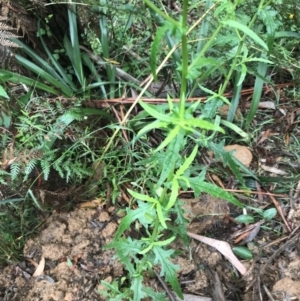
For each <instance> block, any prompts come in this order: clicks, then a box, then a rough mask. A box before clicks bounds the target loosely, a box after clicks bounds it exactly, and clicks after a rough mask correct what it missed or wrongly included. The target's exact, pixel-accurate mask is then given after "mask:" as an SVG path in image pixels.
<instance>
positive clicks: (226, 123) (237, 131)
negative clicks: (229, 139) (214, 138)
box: [221, 119, 250, 140]
mask: <svg viewBox="0 0 300 301" xmlns="http://www.w3.org/2000/svg"><path fill="white" fill-rule="evenodd" d="M221 124H223V125H225V126H226V127H228V128H229V129H231V130H233V131H234V132H236V133H237V134H239V135H240V136H241V137H243V138H244V139H246V140H249V138H250V137H249V134H247V133H245V132H244V131H243V130H242V129H241V128H240V127H238V126H237V125H235V124H234V123H232V122H229V121H227V120H224V119H222V120H221Z"/></svg>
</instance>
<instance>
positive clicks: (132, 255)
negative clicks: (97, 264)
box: [104, 237, 143, 275]
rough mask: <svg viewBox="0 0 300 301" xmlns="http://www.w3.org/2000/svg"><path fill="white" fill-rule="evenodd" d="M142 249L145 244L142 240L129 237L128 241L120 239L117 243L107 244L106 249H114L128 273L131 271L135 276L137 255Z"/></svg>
mask: <svg viewBox="0 0 300 301" xmlns="http://www.w3.org/2000/svg"><path fill="white" fill-rule="evenodd" d="M142 247H143V242H142V241H141V240H135V239H134V240H133V239H132V238H131V237H128V238H127V239H125V238H120V239H119V240H117V241H115V240H114V241H112V242H111V243H109V244H107V245H106V246H105V247H104V248H105V249H111V248H114V249H115V250H116V254H117V257H118V258H119V259H120V261H121V262H122V263H123V264H124V265H125V268H126V269H127V271H129V272H130V274H131V275H134V274H136V270H135V264H136V263H137V261H138V259H137V258H136V254H138V253H139V252H140V250H141V249H142Z"/></svg>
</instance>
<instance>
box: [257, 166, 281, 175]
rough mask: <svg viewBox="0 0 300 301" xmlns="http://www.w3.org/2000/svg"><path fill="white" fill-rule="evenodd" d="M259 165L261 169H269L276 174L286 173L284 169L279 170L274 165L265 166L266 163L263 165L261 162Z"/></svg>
mask: <svg viewBox="0 0 300 301" xmlns="http://www.w3.org/2000/svg"><path fill="white" fill-rule="evenodd" d="M260 167H261V168H262V169H263V170H265V171H269V172H271V173H275V174H277V175H282V176H285V175H287V173H286V172H285V171H283V170H281V169H278V168H276V167H271V166H267V165H264V164H262V165H261V166H260Z"/></svg>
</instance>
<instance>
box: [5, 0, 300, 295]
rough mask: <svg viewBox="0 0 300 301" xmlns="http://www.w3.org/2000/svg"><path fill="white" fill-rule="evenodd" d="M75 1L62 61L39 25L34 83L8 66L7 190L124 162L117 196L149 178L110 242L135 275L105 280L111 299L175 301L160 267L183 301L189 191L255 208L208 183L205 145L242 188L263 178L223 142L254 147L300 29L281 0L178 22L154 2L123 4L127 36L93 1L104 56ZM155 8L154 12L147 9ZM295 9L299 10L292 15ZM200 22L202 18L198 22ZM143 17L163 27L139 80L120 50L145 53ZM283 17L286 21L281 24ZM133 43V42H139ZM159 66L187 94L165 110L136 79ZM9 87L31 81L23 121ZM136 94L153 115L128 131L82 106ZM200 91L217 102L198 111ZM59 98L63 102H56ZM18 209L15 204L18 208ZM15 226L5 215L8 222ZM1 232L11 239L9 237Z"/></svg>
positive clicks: (212, 10)
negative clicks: (271, 88)
mask: <svg viewBox="0 0 300 301" xmlns="http://www.w3.org/2000/svg"><path fill="white" fill-rule="evenodd" d="M68 5H69V9H68V18H69V28H70V30H69V33H68V35H66V36H65V38H64V40H63V41H62V49H60V50H57V51H56V53H51V51H50V50H49V48H48V47H47V45H46V43H45V42H44V40H43V34H46V33H47V32H49V30H50V28H49V27H46V29H45V28H42V27H43V26H42V25H41V24H42V22H41V20H40V21H39V23H38V29H39V35H40V40H41V43H42V45H43V49H44V54H45V56H44V57H41V56H39V55H37V54H36V53H35V51H33V50H32V49H30V47H28V46H26V45H25V44H24V43H22V42H21V41H19V40H17V39H15V40H14V41H13V42H14V43H15V44H17V45H19V46H20V47H22V50H23V52H24V54H25V55H27V57H25V56H21V55H19V54H16V55H15V59H16V61H17V62H18V63H19V64H20V65H22V66H23V67H25V68H26V69H27V70H30V71H31V72H32V74H33V75H34V76H31V77H30V76H24V75H20V74H16V73H14V72H11V71H8V70H0V82H1V86H0V96H1V97H2V98H3V99H5V101H3V104H4V106H5V107H7V108H8V109H7V110H3V111H2V112H1V116H0V126H1V129H2V130H3V135H2V137H1V145H0V147H1V152H2V158H1V166H2V168H1V169H0V182H1V184H3V185H5V184H7V183H8V182H9V181H13V182H16V181H20V182H22V181H28V179H29V177H30V175H32V174H33V172H34V170H35V169H36V168H37V169H38V170H41V171H40V173H41V174H43V178H44V180H46V181H47V180H48V179H49V175H50V172H51V169H53V170H55V171H56V172H57V174H58V175H59V176H61V177H62V178H64V179H66V181H70V180H72V179H73V180H74V179H75V180H77V181H79V182H80V181H82V180H83V179H86V178H87V177H89V176H92V175H91V173H92V172H93V169H92V168H91V166H92V164H93V162H94V161H96V164H97V163H99V164H102V163H103V164H104V166H105V165H107V166H113V165H114V164H115V163H116V162H117V164H115V165H116V167H114V168H113V167H112V168H111V170H110V171H111V172H115V173H116V175H113V176H112V177H111V178H112V182H113V183H112V184H113V187H114V196H113V197H114V198H115V196H116V191H117V186H118V185H117V184H119V183H121V182H122V181H125V178H126V180H127V179H128V178H130V176H132V175H134V176H135V177H137V174H138V173H141V175H140V176H139V178H138V179H132V183H133V184H134V185H133V187H134V188H132V189H130V190H128V192H129V193H130V194H131V196H132V198H133V199H134V205H135V206H131V207H130V208H127V209H126V215H125V217H124V218H123V220H122V222H121V224H120V225H119V228H118V231H117V233H116V236H115V239H114V240H113V242H112V243H111V244H110V245H108V246H107V247H108V248H114V249H115V250H116V256H117V258H118V259H119V260H120V261H121V262H122V263H123V264H124V267H125V269H126V271H127V274H126V277H127V279H128V281H120V282H119V281H115V282H113V283H105V282H103V284H104V285H105V286H106V288H107V290H106V291H103V292H101V293H102V294H104V295H106V296H109V297H110V300H121V299H126V300H141V299H143V298H144V297H146V296H147V297H149V296H150V297H152V298H153V300H165V299H166V298H165V296H164V295H163V294H161V293H157V292H154V291H153V289H151V288H149V287H145V285H144V282H143V280H144V277H145V276H146V275H148V274H151V273H152V272H153V271H155V272H157V273H158V274H160V276H162V277H164V278H165V280H166V281H167V282H168V283H169V284H170V285H171V286H172V289H173V290H174V292H175V293H176V294H177V295H178V296H179V297H181V298H182V292H181V289H180V285H179V282H178V279H177V274H176V271H177V269H178V267H177V266H176V265H174V264H173V263H172V258H173V257H174V256H175V250H172V249H171V247H170V245H171V243H172V242H173V241H175V240H176V239H179V238H181V239H182V240H183V241H184V242H185V244H187V243H188V237H187V230H186V224H187V221H186V220H185V218H184V212H183V210H182V208H181V203H180V197H179V192H180V191H187V190H189V189H192V190H193V191H194V194H195V197H200V195H201V193H203V192H205V193H209V194H211V195H213V196H215V197H219V198H222V199H224V201H228V202H231V203H232V204H234V205H236V206H238V207H243V204H241V203H240V202H239V201H237V200H236V199H235V198H234V197H233V196H232V195H231V194H229V193H227V192H225V191H223V190H222V189H221V188H219V187H217V186H216V185H213V184H210V183H208V182H207V181H206V177H205V175H206V171H207V166H205V165H204V164H202V163H201V160H200V159H199V157H201V153H202V151H203V150H204V149H210V150H212V151H213V153H214V155H215V159H216V160H219V161H221V162H223V164H224V165H225V166H228V167H229V169H230V170H231V172H232V174H234V175H235V180H236V182H237V183H238V185H239V186H240V187H245V186H246V184H245V180H244V176H245V175H248V176H251V177H252V178H254V179H255V178H256V176H255V174H253V172H251V171H250V170H249V169H247V168H246V167H245V166H244V165H243V164H241V163H240V162H239V161H237V160H236V159H235V158H234V157H233V156H232V154H231V153H228V152H226V151H225V150H224V149H223V146H224V139H223V140H222V136H221V134H224V133H226V132H227V133H230V135H238V137H239V139H241V140H244V141H245V142H247V141H248V140H249V138H250V134H248V133H247V129H249V127H250V125H251V122H252V121H253V118H254V115H255V113H256V110H257V107H258V103H259V100H260V98H261V95H262V88H263V85H264V83H271V82H272V78H271V77H270V75H269V74H270V70H271V68H273V70H274V69H275V68H277V67H281V66H282V65H280V66H278V65H279V64H278V60H277V59H276V56H277V57H278V54H280V55H282V56H283V57H284V58H285V60H284V62H285V63H286V64H287V65H288V62H289V60H290V57H292V53H293V51H292V47H293V45H294V44H293V42H292V41H294V40H293V39H297V38H299V36H300V35H299V33H297V32H296V31H295V26H296V28H298V27H299V26H298V25H297V24H290V23H289V24H288V28H287V27H286V21H287V20H284V19H283V15H282V14H281V13H280V12H279V8H281V7H282V3H281V1H280V0H276V1H275V0H274V1H271V0H270V1H267V0H260V1H255V2H251V3H250V2H249V1H240V0H235V1H227V0H224V1H210V0H207V1H200V2H199V3H198V2H197V3H195V4H191V3H189V1H187V0H183V1H182V7H181V14H180V16H178V12H177V13H173V14H170V13H169V12H168V10H167V9H166V10H164V9H163V8H164V7H161V8H159V6H158V4H157V3H155V2H151V1H150V0H144V1H143V2H142V3H141V2H139V5H137V3H135V5H133V4H127V3H123V2H122V6H121V7H120V10H122V11H123V12H127V13H128V15H126V17H124V19H122V22H121V21H120V23H121V24H125V25H124V28H120V27H118V24H119V23H115V22H117V21H116V20H117V19H116V18H114V16H110V14H109V12H110V11H113V12H116V9H114V8H112V7H111V5H110V3H108V2H107V1H105V0H101V1H100V2H99V3H97V4H95V3H91V7H92V10H93V12H94V15H93V18H96V20H97V22H98V24H99V28H98V29H97V30H95V29H94V28H93V29H91V28H88V24H86V23H84V21H82V23H83V24H84V26H85V30H86V38H87V42H88V43H90V45H91V46H92V49H93V50H94V53H91V52H89V51H86V49H85V47H83V46H81V45H80V33H79V29H78V23H77V22H78V20H77V15H76V12H77V5H76V4H75V3H73V2H70V3H69V4H68ZM145 5H146V6H145ZM145 7H147V8H148V9H147V10H146V11H145ZM293 8H294V6H293V4H292V3H290V4H289V5H288V7H287V8H286V9H287V10H290V9H291V10H292V9H293ZM80 9H81V8H80ZM144 11H145V14H146V17H145V16H144V15H143V14H144ZM199 12H201V14H199ZM86 14H87V15H88V13H86ZM135 14H136V15H135ZM291 14H292V12H291ZM198 15H201V18H199V17H196V16H198ZM84 16H85V15H84ZM136 16H139V17H140V19H141V20H142V22H143V26H144V25H145V24H148V25H149V26H151V28H149V31H147V32H145V37H144V36H143V39H144V40H143V41H142V42H143V43H145V41H147V44H148V40H149V39H151V40H152V48H151V53H150V66H148V65H147V64H145V67H144V68H145V69H143V70H140V68H142V67H141V66H143V64H144V57H142V62H139V63H140V64H139V68H135V67H136V66H137V65H136V63H134V61H136V60H137V59H139V58H140V55H142V56H145V53H146V52H147V51H148V49H143V51H140V52H138V51H134V54H135V56H134V59H132V56H126V57H125V56H123V59H124V61H125V63H124V66H125V67H124V68H125V71H128V72H129V71H132V70H135V69H138V71H137V74H134V77H132V76H131V77H130V75H129V74H127V73H126V72H125V73H124V70H122V69H121V68H119V67H118V63H119V61H120V60H119V58H120V57H121V52H122V51H125V50H124V49H123V50H122V49H115V48H118V47H116V45H119V44H118V43H123V41H126V42H127V43H126V46H127V47H128V48H127V49H131V48H134V47H133V45H134V44H136V43H137V41H136V40H133V39H132V35H131V33H132V32H134V31H135V30H138V31H139V30H140V29H139V28H138V27H137V26H135V24H134V22H133V20H135V18H137V17H136ZM189 16H193V18H189ZM274 16H278V18H276V20H275V21H274ZM48 17H49V18H50V17H51V16H48ZM85 17H86V16H85ZM86 18H87V17H86ZM137 19H138V18H137ZM149 20H151V21H149ZM295 20H296V19H295ZM156 28H157V30H156ZM155 31H156V32H155ZM129 37H130V38H131V39H129V41H128V38H129ZM287 39H290V46H289V47H290V49H289V50H287V49H286V48H285V47H283V46H282V45H283V43H284V41H286V40H287ZM113 41H114V42H113ZM120 41H121V42H120ZM139 42H141V41H139ZM127 44H128V45H127ZM143 45H145V44H143ZM112 49H114V51H112ZM134 49H135V50H136V49H137V48H136V47H135V48H134ZM126 51H128V50H126ZM64 54H66V56H67V57H68V58H69V59H70V66H69V68H65V67H64V66H62V65H61V64H60V60H59V57H60V56H61V55H64ZM130 57H131V58H130ZM45 58H46V59H45ZM149 69H150V70H151V72H152V80H153V79H154V80H159V79H161V78H162V75H161V74H162V73H163V72H166V70H167V71H168V72H166V73H168V74H170V81H173V82H175V83H176V84H175V86H176V87H177V88H179V93H178V95H176V89H175V92H172V93H171V95H169V96H168V98H167V103H166V104H162V105H156V106H153V105H149V104H148V103H146V102H144V101H143V100H142V97H143V96H144V93H145V91H146V90H147V86H146V87H145V88H143V89H142V88H141V87H140V86H139V85H138V81H136V80H135V78H139V77H141V76H144V75H145V74H146V73H147V71H149ZM160 71H161V73H160ZM166 73H164V74H166ZM250 75H251V76H253V77H254V95H253V98H252V103H251V108H250V111H249V114H248V115H247V118H246V120H245V129H246V130H245V131H244V130H243V129H242V128H241V127H239V126H237V125H236V124H234V123H232V121H233V120H234V116H235V112H236V109H237V107H238V105H239V101H240V95H241V89H242V86H243V85H244V84H245V83H246V81H247V78H248V77H249V76H250ZM128 78H130V80H128ZM126 79H127V80H126ZM216 79H217V80H216ZM8 83H14V84H20V83H21V84H23V85H26V86H27V88H28V90H27V91H26V93H24V94H23V95H22V96H21V97H18V100H16V106H17V108H18V109H17V111H15V112H14V113H12V109H11V108H12V107H11V102H9V95H8V94H10V93H6V91H5V90H4V88H5V87H6V88H7V87H9V86H8ZM150 83H151V82H150V81H149V82H148V84H147V85H148V86H149V85H150ZM212 83H213V84H212ZM216 86H217V88H216ZM127 87H129V88H134V89H135V91H138V92H140V94H139V96H138V97H137V99H136V103H137V101H139V104H140V106H141V108H142V109H143V110H142V111H141V112H140V113H138V114H137V115H136V116H135V117H132V118H131V119H130V120H129V122H128V126H127V127H126V126H125V122H126V121H127V120H126V118H124V120H123V121H122V122H121V124H120V125H115V123H116V122H115V120H114V119H112V118H111V117H110V116H109V114H108V113H107V112H106V111H105V110H100V109H88V108H83V107H82V102H83V101H84V100H87V99H95V98H98V99H103V100H105V99H109V98H115V97H118V96H121V95H123V92H124V91H125V90H126V88H127ZM228 87H230V88H231V89H232V91H233V97H232V99H231V100H229V99H227V98H226V97H224V92H225V91H226V89H228ZM37 91H38V92H37ZM197 93H200V94H205V95H207V101H206V102H205V103H202V102H200V101H197V102H195V103H188V102H187V97H192V96H194V95H197ZM50 95H52V96H53V95H54V96H55V97H57V98H56V99H55V100H54V101H53V98H51V97H50ZM175 96H179V103H176V102H174V101H173V97H175ZM62 99H64V100H66V101H67V103H68V105H67V106H64V105H62V102H61V100H62ZM224 103H226V104H228V105H230V110H229V114H228V116H227V120H224V119H222V118H221V116H220V115H219V114H218V108H219V107H221V106H222V105H223V104H224ZM131 109H132V108H131ZM131 109H130V110H131ZM129 112H130V111H129ZM129 112H128V114H127V115H129ZM95 115H96V116H99V117H100V118H102V119H103V118H105V120H106V125H105V126H107V127H110V129H114V130H115V133H114V134H113V135H112V136H111V137H109V138H106V141H105V143H107V145H106V148H105V150H104V151H102V148H103V145H104V143H103V141H101V143H99V140H98V139H99V137H98V136H97V131H98V130H99V129H97V126H98V125H99V124H100V123H101V122H99V123H97V122H94V121H89V116H95ZM127 117H128V116H127ZM87 120H88V121H89V122H88V123H86V122H87ZM93 122H94V123H93ZM107 124H109V125H107ZM12 128H13V131H14V133H12ZM123 129H125V130H128V132H130V135H131V139H132V141H130V143H128V144H129V145H126V150H128V151H127V152H126V154H125V155H124V153H123V154H122V152H121V151H118V150H117V151H116V150H114V151H111V146H112V145H114V146H115V147H118V146H117V143H115V137H116V135H117V133H119V132H120V131H121V130H123ZM154 132H155V133H159V135H160V138H161V139H160V141H159V143H158V145H157V146H156V147H148V148H146V147H145V148H144V149H145V150H146V151H145V153H139V151H136V149H139V150H140V149H143V146H144V145H145V144H149V141H150V138H151V136H153V135H154V134H153V133H154ZM73 134H74V136H75V139H74V136H73ZM122 143H123V142H122ZM123 144H124V143H123ZM131 150H134V151H132V152H131ZM109 151H110V152H109ZM122 156H123V157H122ZM127 156H128V157H129V158H128V157H127ZM120 162H121V163H120ZM124 162H126V163H128V162H130V165H131V166H133V167H132V170H131V169H127V170H125V168H122V165H126V164H124ZM107 168H108V167H106V173H108V171H107ZM96 169H97V168H96ZM133 169H135V172H133ZM106 176H107V174H106ZM116 183H117V184H116ZM22 200H23V199H22ZM19 201H20V200H19ZM9 203H10V204H11V205H12V206H14V203H15V202H14V201H13V200H7V202H6V203H5V204H4V203H1V201H0V206H4V205H6V204H9ZM3 208H4V207H3ZM7 210H10V208H9V207H7ZM7 212H8V211H7ZM272 214H274V212H273V211H272V212H271V215H272ZM267 215H268V214H267ZM7 222H8V219H7V217H6V216H4V217H3V219H2V220H0V225H1V224H2V223H3V225H6V224H7ZM132 224H135V225H137V228H138V231H139V232H140V233H141V236H142V237H141V238H140V239H133V238H130V237H127V238H126V236H125V233H126V231H127V230H128V229H129V228H130V227H131V225H132ZM3 229H4V228H3ZM3 233H4V232H3ZM0 235H2V236H3V234H1V232H0ZM127 283H130V285H129V287H128V286H127V287H126V284H127Z"/></svg>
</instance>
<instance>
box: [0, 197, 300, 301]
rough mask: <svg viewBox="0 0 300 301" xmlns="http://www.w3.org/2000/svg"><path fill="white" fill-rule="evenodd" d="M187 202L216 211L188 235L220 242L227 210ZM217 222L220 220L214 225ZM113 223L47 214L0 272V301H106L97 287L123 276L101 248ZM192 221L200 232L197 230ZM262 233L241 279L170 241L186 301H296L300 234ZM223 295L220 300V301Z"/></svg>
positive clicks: (210, 252)
mask: <svg viewBox="0 0 300 301" xmlns="http://www.w3.org/2000/svg"><path fill="white" fill-rule="evenodd" d="M186 204H187V205H185V206H187V207H188V208H189V209H187V210H188V211H189V212H190V214H191V215H193V216H195V215H199V213H200V211H201V210H200V209H199V208H206V209H205V210H206V212H207V210H208V211H209V210H210V211H209V214H211V212H212V211H213V209H212V208H215V210H217V211H216V215H214V216H212V215H211V216H210V217H208V216H206V217H205V218H202V219H201V218H198V219H197V218H195V219H193V221H192V222H191V224H190V229H189V230H190V231H191V230H192V229H193V231H194V232H195V233H196V232H198V233H199V232H201V233H204V232H205V233H206V234H207V235H210V236H218V235H219V233H223V238H224V233H225V232H226V233H227V234H229V232H230V231H229V229H230V227H231V224H230V223H229V222H228V221H225V220H224V214H225V213H228V212H227V211H228V206H224V205H223V206H221V207H220V204H221V203H220V200H218V199H213V198H209V197H207V196H205V197H204V201H203V200H202V201H200V200H199V201H198V202H197V201H196V200H195V199H192V200H187V201H186ZM191 204H192V205H191ZM199 204H200V205H202V206H199ZM209 204H210V206H208V205H209ZM213 204H214V205H213ZM204 205H205V206H206V207H205V206H204ZM193 208H196V209H194V210H193ZM296 209H297V210H296V211H295V213H294V215H293V218H294V221H293V222H294V223H299V221H298V216H300V214H299V212H300V210H299V207H298V208H296ZM199 210H200V211H199ZM224 212H225V213H224ZM202 213H203V212H202ZM221 214H223V216H222V215H221ZM220 215H221V216H222V218H221V217H220ZM215 216H218V218H217V222H216V217H215ZM119 221H120V218H117V217H116V215H115V209H114V208H113V207H111V208H109V209H108V210H105V209H103V208H100V207H99V208H96V209H79V208H77V209H75V210H74V211H72V212H68V213H66V212H64V213H63V212H62V213H59V212H53V214H52V215H51V216H50V217H49V218H48V219H47V220H46V221H45V223H44V225H43V227H42V228H41V229H40V233H39V235H37V236H36V237H34V238H32V239H30V240H29V241H28V242H27V244H26V246H25V248H24V261H22V262H19V263H18V264H15V265H10V266H7V267H5V268H4V269H3V270H2V271H1V272H0V297H1V298H2V300H4V301H13V300H22V301H35V300H36V301H42V300H43V301H44V300H45V301H52V300H53V301H56V300H57V301H58V300H64V301H75V300H78V301H79V300H81V301H88V300H106V299H105V298H104V297H103V296H102V295H101V293H99V291H100V290H101V289H103V287H102V285H101V284H100V281H101V280H105V281H107V282H112V280H113V279H116V278H119V277H121V276H124V275H125V271H124V269H123V266H122V265H121V264H120V263H118V261H117V260H116V259H114V251H113V250H105V249H104V246H105V245H106V244H107V243H109V242H110V241H111V240H112V238H113V236H114V233H115V231H116V229H117V227H118V223H119ZM197 223H198V229H201V231H197ZM216 230H218V231H216ZM263 233H264V232H263V231H261V235H258V236H257V238H256V242H255V245H256V246H257V247H262V246H263V245H267V247H265V248H263V249H261V254H260V253H259V252H258V251H255V250H254V251H253V252H254V254H256V256H255V258H254V259H253V260H248V261H242V263H243V264H244V265H245V267H246V268H247V270H248V274H247V275H246V276H245V277H244V278H241V277H239V275H238V273H237V272H236V271H235V270H234V268H233V267H232V265H231V264H230V263H229V262H228V261H227V260H226V259H225V258H224V257H222V255H221V254H220V253H219V252H217V251H216V250H215V249H214V248H211V247H208V246H207V245H205V244H203V243H199V242H197V241H194V240H191V241H190V245H189V248H186V247H184V246H183V244H182V242H181V241H177V242H176V243H174V244H173V245H172V247H173V248H175V249H177V250H179V251H180V252H181V253H180V255H179V256H178V257H176V258H175V259H174V262H175V263H177V264H179V265H180V266H181V269H180V270H179V271H178V277H179V279H180V283H181V285H182V289H183V291H184V293H185V297H186V300H191V299H188V296H190V297H191V296H192V297H193V298H194V299H192V300H222V301H223V300H228V301H229V300H245V301H248V300H249V301H250V300H260V299H259V295H260V294H261V296H263V299H261V300H269V299H268V297H267V296H268V294H270V295H271V296H272V297H273V300H300V257H299V255H298V252H297V245H298V235H293V236H291V237H290V239H289V238H286V239H283V238H282V236H280V237H278V239H277V241H276V239H271V238H270V237H264V236H263ZM227 236H228V235H227ZM228 241H230V238H228ZM257 250H258V248H257ZM259 254H260V255H259ZM274 254H275V256H274ZM272 255H273V256H274V258H272ZM42 258H45V268H44V270H43V272H42V273H41V275H39V276H37V277H33V274H34V272H35V270H36V268H37V267H36V266H37V264H38V263H39V262H40V261H41V259H42ZM270 259H271V260H270ZM218 279H219V281H220V282H219V284H218ZM259 283H262V284H263V285H262V287H263V288H264V291H259V290H258V289H257V288H258V284H259ZM147 284H148V285H151V286H152V287H154V288H155V289H157V290H159V291H163V290H164V288H163V286H162V284H161V282H160V281H159V280H158V279H156V278H152V279H148V280H147ZM222 295H223V296H224V299H221V298H223V297H222ZM220 296H221V297H220ZM195 298H196V299H195ZM288 298H290V299H288ZM270 300H272V299H270Z"/></svg>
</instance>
